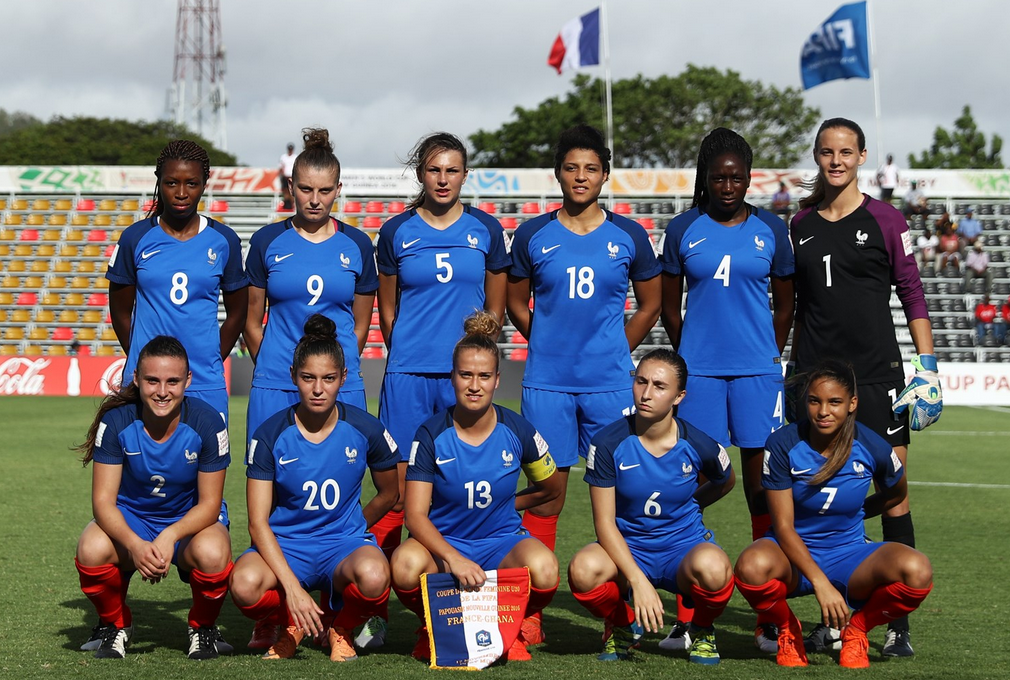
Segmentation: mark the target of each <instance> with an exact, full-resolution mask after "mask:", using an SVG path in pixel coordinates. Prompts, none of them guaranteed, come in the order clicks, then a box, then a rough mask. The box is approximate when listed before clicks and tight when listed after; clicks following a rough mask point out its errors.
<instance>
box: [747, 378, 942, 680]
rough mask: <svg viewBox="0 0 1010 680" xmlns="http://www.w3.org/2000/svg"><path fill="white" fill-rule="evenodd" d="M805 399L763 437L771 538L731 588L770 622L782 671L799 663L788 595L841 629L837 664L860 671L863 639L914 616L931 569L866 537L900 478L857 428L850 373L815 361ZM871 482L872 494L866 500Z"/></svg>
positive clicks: (906, 551)
mask: <svg viewBox="0 0 1010 680" xmlns="http://www.w3.org/2000/svg"><path fill="white" fill-rule="evenodd" d="M803 395H804V399H803V403H802V404H801V405H800V407H801V408H803V410H804V411H805V412H806V415H807V420H806V421H805V422H802V423H799V424H796V423H793V424H791V425H789V426H788V427H785V428H783V429H781V430H778V431H777V432H775V433H774V434H773V435H772V436H771V437H770V438H769V439H768V446H767V451H766V453H765V462H764V474H763V475H762V482H763V484H764V487H765V489H766V491H765V493H766V494H767V497H768V507H769V510H771V515H772V522H773V526H772V528H773V532H774V535H773V536H772V537H768V538H762V539H758V540H757V541H755V542H754V543H752V544H751V545H750V547H748V548H747V549H746V550H744V551H743V553H741V554H740V558H739V559H738V560H737V563H736V579H737V588H738V589H739V590H740V593H741V594H742V595H743V596H744V597H745V598H746V599H747V601H748V602H749V603H750V605H751V606H752V607H753V608H754V609H755V611H758V612H764V613H765V615H766V616H768V617H770V618H771V619H772V620H773V621H774V622H775V624H776V625H777V627H778V629H779V644H778V657H777V660H778V663H779V665H780V666H806V665H807V655H806V652H805V650H804V646H803V644H802V642H801V639H800V624H799V621H797V620H796V617H795V616H794V615H793V613H792V611H791V610H790V609H789V605H788V604H787V603H786V598H787V597H799V596H801V595H809V594H811V593H813V594H814V595H815V596H816V597H817V602H818V604H820V607H821V617H822V621H823V625H825V626H831V627H833V628H842V629H843V630H842V634H841V643H842V648H841V649H842V651H841V657H840V659H839V664H840V665H841V666H845V667H847V668H866V667H867V666H869V665H870V662H869V659H868V657H867V651H868V648H869V643H868V641H867V639H866V633H867V632H869V631H870V630H871V629H872V628H874V627H875V626H879V625H880V624H882V623H886V622H888V621H893V620H894V619H896V618H897V617H900V616H904V615H907V614H909V613H910V612H912V611H914V610H915V609H916V608H917V607H918V606H919V604H920V603H921V602H922V601H923V600H924V599H925V598H926V595H928V594H929V591H930V589H932V587H933V583H932V580H933V571H932V567H931V566H930V563H929V560H928V559H927V558H926V556H925V555H923V554H922V553H920V552H918V551H916V550H914V549H912V548H910V547H908V546H905V545H902V544H900V543H874V542H871V541H869V539H868V538H867V537H866V532H865V530H864V528H863V520H864V519H865V518H866V517H872V516H873V515H877V514H879V513H880V512H881V511H883V510H885V509H886V508H888V507H892V506H894V505H895V504H897V503H900V502H902V500H903V499H904V497H905V492H906V489H905V486H906V485H907V481H906V479H905V476H904V472H905V470H904V465H903V464H902V462H901V459H900V458H899V457H898V455H897V453H896V452H895V451H894V450H892V448H891V446H890V444H888V443H887V442H886V441H884V440H883V439H882V438H881V437H880V436H878V435H877V434H876V433H874V432H873V431H872V430H871V429H870V428H868V427H866V426H865V425H863V424H862V423H857V422H856V413H857V406H858V405H859V404H858V401H861V399H859V400H857V398H856V376H855V374H854V373H853V371H852V367H851V366H849V365H847V364H842V363H840V362H837V361H826V362H824V363H822V364H820V365H819V366H817V367H815V368H814V369H813V370H812V371H811V372H810V373H809V374H808V376H807V380H806V385H805V387H804V390H803ZM871 481H872V482H873V483H874V484H876V486H877V489H878V491H877V492H876V493H874V494H873V495H871V496H869V497H867V492H868V490H869V488H870V483H871ZM850 607H851V608H852V609H855V610H856V611H855V613H854V614H852V615H851V616H850V613H849V608H850Z"/></svg>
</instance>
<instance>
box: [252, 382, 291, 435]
mask: <svg viewBox="0 0 1010 680" xmlns="http://www.w3.org/2000/svg"><path fill="white" fill-rule="evenodd" d="M297 403H298V390H294V389H291V390H275V389H272V388H269V387H256V386H253V387H252V388H251V389H250V390H249V407H248V409H246V415H245V445H246V448H247V449H248V448H249V443H250V442H252V437H253V435H254V434H256V430H258V429H259V426H260V425H262V424H263V423H264V422H266V420H267V418H269V417H270V416H272V415H273V414H275V413H277V412H278V411H283V410H284V409H286V408H288V407H289V406H294V405H295V404H297Z"/></svg>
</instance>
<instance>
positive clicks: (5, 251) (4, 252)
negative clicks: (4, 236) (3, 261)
mask: <svg viewBox="0 0 1010 680" xmlns="http://www.w3.org/2000/svg"><path fill="white" fill-rule="evenodd" d="M10 254H11V247H10V246H9V245H7V244H6V243H0V257H7V256H8V255H10Z"/></svg>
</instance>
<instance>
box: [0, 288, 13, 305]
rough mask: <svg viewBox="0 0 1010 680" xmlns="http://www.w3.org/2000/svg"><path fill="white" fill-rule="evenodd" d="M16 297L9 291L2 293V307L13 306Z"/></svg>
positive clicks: (0, 293) (0, 298) (0, 300)
mask: <svg viewBox="0 0 1010 680" xmlns="http://www.w3.org/2000/svg"><path fill="white" fill-rule="evenodd" d="M13 304H14V295H13V294H12V293H10V292H8V291H6V290H5V291H2V292H0V305H13Z"/></svg>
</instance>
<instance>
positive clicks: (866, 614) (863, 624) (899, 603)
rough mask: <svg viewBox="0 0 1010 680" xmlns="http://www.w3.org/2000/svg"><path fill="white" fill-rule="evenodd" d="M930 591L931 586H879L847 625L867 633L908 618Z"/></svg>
mask: <svg viewBox="0 0 1010 680" xmlns="http://www.w3.org/2000/svg"><path fill="white" fill-rule="evenodd" d="M932 589H933V584H930V585H929V587H928V588H910V587H909V586H906V585H905V584H904V583H900V582H895V583H891V584H889V585H886V586H881V587H880V588H877V589H876V590H874V591H873V592H872V593H870V599H869V600H867V601H866V604H865V605H863V608H862V609H860V610H859V611H858V612H856V613H855V614H853V615H852V618H851V619H849V625H850V626H852V627H854V628H856V629H858V630H861V631H863V632H864V633H868V632H869V631H871V630H873V629H874V628H876V627H877V626H879V625H881V624H884V623H888V622H889V621H893V620H894V619H900V618H901V617H902V616H908V615H909V614H911V613H912V612H914V611H915V610H916V609H918V607H919V605H920V604H922V601H923V600H925V599H926V596H927V595H929V591H931V590H932Z"/></svg>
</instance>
